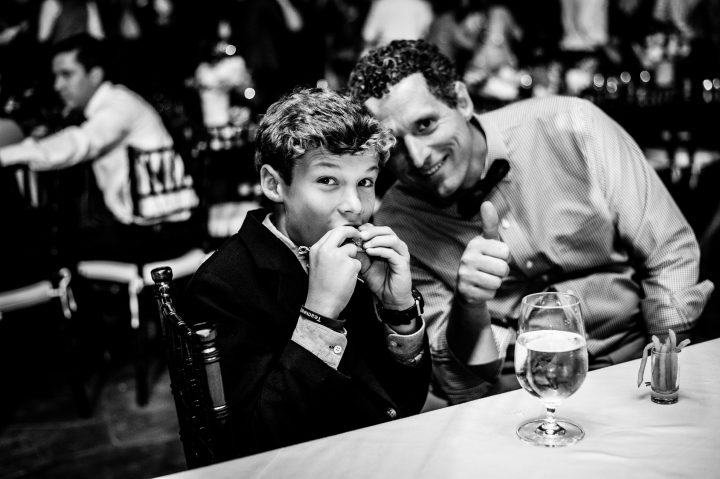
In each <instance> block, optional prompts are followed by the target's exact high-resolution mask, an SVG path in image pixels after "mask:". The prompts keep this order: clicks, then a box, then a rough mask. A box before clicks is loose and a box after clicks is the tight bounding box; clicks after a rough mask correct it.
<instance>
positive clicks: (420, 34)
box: [362, 0, 435, 50]
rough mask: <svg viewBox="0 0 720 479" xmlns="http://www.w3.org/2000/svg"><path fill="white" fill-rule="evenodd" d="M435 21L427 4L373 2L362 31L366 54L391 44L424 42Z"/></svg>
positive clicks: (420, 0)
mask: <svg viewBox="0 0 720 479" xmlns="http://www.w3.org/2000/svg"><path fill="white" fill-rule="evenodd" d="M434 18H435V13H434V12H433V8H432V5H431V4H430V3H429V2H428V1H427V0H373V3H372V4H371V5H370V11H369V12H368V14H367V17H366V19H365V24H364V25H363V29H362V38H363V41H364V44H365V50H368V49H370V48H374V47H376V46H379V45H385V44H386V43H389V42H391V41H392V40H400V39H408V40H417V39H419V38H425V37H426V36H427V34H428V32H429V31H430V25H431V24H432V21H433V19H434Z"/></svg>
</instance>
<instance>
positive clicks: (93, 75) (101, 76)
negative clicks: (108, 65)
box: [88, 67, 105, 86]
mask: <svg viewBox="0 0 720 479" xmlns="http://www.w3.org/2000/svg"><path fill="white" fill-rule="evenodd" d="M88 75H89V76H90V80H91V81H92V82H93V84H94V85H95V86H99V85H100V84H101V83H102V82H103V81H105V70H103V69H102V68H100V67H92V68H91V69H90V72H89V73H88Z"/></svg>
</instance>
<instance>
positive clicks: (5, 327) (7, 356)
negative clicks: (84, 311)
mask: <svg viewBox="0 0 720 479" xmlns="http://www.w3.org/2000/svg"><path fill="white" fill-rule="evenodd" d="M47 179H48V178H46V177H43V178H39V176H38V174H37V173H35V172H32V171H30V170H29V169H28V168H26V167H13V168H3V169H1V170H0V217H2V218H3V220H4V222H5V228H6V231H5V232H4V234H2V235H0V264H2V275H0V339H1V340H2V341H1V342H0V356H1V358H0V369H1V371H0V375H1V376H2V377H3V379H4V383H5V384H6V385H7V391H6V394H3V395H2V398H0V399H1V401H2V404H3V406H10V407H0V415H3V416H4V415H5V414H10V413H12V409H13V408H12V405H13V404H12V403H13V401H18V400H22V399H24V398H22V397H21V396H22V394H26V393H28V392H29V391H30V390H31V389H32V388H36V387H41V386H42V385H43V384H44V377H43V376H44V375H48V377H50V376H51V375H52V374H53V373H52V372H50V371H53V372H54V373H55V374H57V373H58V372H59V373H60V374H62V375H67V377H68V379H69V382H70V386H71V388H72V393H73V396H74V398H75V402H76V407H77V410H78V413H79V414H80V415H81V416H88V415H89V414H90V410H91V406H90V401H89V398H88V395H87V393H86V390H85V385H84V378H83V375H82V369H83V368H82V361H81V360H80V359H79V356H78V354H77V353H78V350H77V345H78V341H79V338H78V333H79V329H80V327H79V326H78V324H77V323H76V320H77V318H76V317H75V312H76V305H75V300H74V298H73V294H72V290H71V287H70V283H71V272H70V269H69V268H68V267H67V266H66V265H65V264H64V262H63V260H62V259H61V258H60V257H59V256H58V254H57V236H56V234H55V232H56V231H57V225H56V224H55V221H56V216H57V215H56V214H53V213H54V212H53V211H51V209H52V208H51V206H52V204H51V202H50V201H48V190H49V188H48V186H49V185H48V182H47V181H43V180H47ZM20 338H23V339H20ZM28 353H29V354H28ZM56 366H63V367H62V368H61V369H60V370H57V368H56Z"/></svg>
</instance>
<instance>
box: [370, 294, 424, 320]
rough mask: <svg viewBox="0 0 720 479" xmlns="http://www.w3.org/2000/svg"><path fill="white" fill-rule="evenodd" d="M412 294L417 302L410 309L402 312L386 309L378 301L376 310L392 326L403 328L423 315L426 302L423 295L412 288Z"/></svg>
mask: <svg viewBox="0 0 720 479" xmlns="http://www.w3.org/2000/svg"><path fill="white" fill-rule="evenodd" d="M410 293H411V294H412V297H413V300H415V304H413V305H412V306H410V307H409V308H408V309H403V310H401V311H395V310H393V309H385V307H384V306H383V305H382V303H381V302H379V301H378V303H377V305H376V309H377V313H378V316H380V319H382V321H383V322H384V323H387V324H389V325H390V326H401V325H404V324H410V323H411V322H412V320H413V319H415V318H419V317H420V316H421V315H422V314H423V311H424V308H425V300H424V299H423V297H422V294H420V291H418V290H417V289H415V288H412V289H411V290H410Z"/></svg>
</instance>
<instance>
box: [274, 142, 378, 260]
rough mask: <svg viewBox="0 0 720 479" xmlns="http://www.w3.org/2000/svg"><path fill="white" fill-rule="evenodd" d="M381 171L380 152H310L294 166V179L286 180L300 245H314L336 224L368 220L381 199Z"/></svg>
mask: <svg viewBox="0 0 720 479" xmlns="http://www.w3.org/2000/svg"><path fill="white" fill-rule="evenodd" d="M378 170H379V165H378V159H377V156H376V155H375V153H374V152H363V153H361V154H357V155H339V156H338V155H332V154H330V153H327V152H326V151H324V150H322V149H316V150H312V151H310V152H308V153H306V154H305V155H304V156H303V157H302V158H300V160H299V161H298V162H297V164H296V165H295V167H294V168H293V180H292V183H291V184H290V185H287V184H286V183H285V182H283V181H282V180H280V187H279V188H280V190H281V199H282V202H283V203H284V205H285V224H284V225H285V230H286V233H287V235H288V237H289V238H290V239H291V240H292V241H293V242H294V243H295V244H297V245H299V246H302V245H304V246H312V245H313V244H315V243H316V242H317V241H318V240H319V239H320V238H321V237H322V236H323V235H324V234H325V233H327V232H328V231H329V230H331V229H333V228H336V227H338V226H343V225H352V226H360V225H361V224H363V223H367V222H368V221H369V220H370V216H371V215H372V212H373V207H374V204H375V181H376V180H377V175H378Z"/></svg>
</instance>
